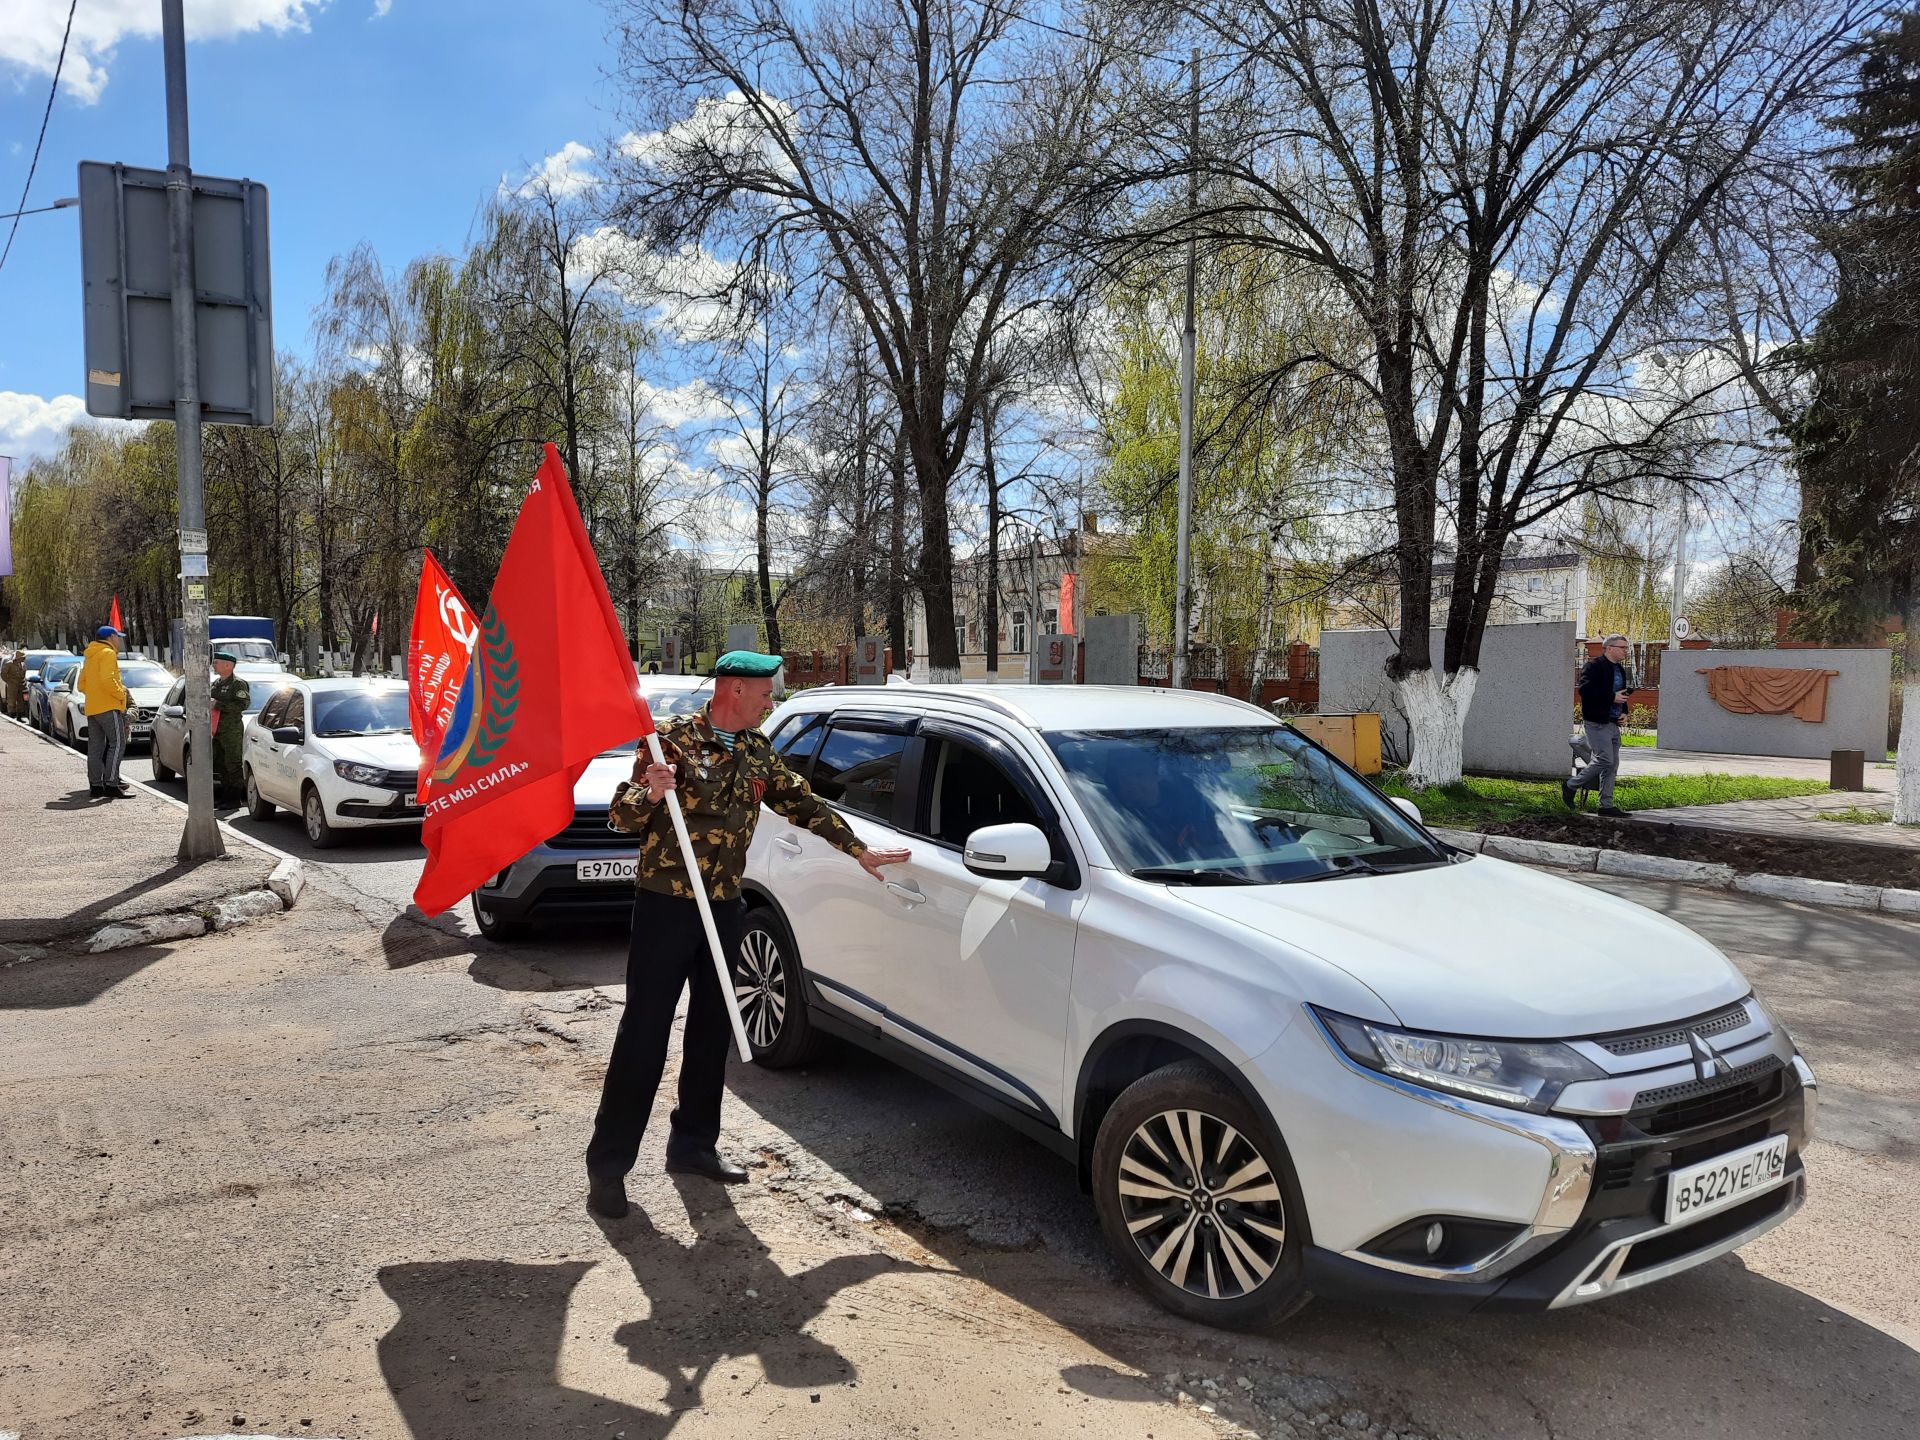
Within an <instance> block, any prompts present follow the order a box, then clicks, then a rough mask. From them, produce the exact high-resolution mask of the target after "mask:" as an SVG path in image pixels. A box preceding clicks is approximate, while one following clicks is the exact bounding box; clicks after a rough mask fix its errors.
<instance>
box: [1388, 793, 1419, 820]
mask: <svg viewBox="0 0 1920 1440" xmlns="http://www.w3.org/2000/svg"><path fill="white" fill-rule="evenodd" d="M1392 798H1393V805H1394V808H1395V809H1396V810H1398V811H1399V812H1400V813H1401V814H1402V815H1404V816H1406V817H1407V818H1408V819H1409V820H1411V821H1413V823H1414V824H1416V825H1424V824H1426V823H1427V821H1426V817H1425V816H1423V815H1422V814H1421V813H1420V807H1419V806H1418V805H1416V804H1414V803H1413V801H1411V800H1409V799H1407V797H1406V796H1404V795H1395V796H1393V797H1392Z"/></svg>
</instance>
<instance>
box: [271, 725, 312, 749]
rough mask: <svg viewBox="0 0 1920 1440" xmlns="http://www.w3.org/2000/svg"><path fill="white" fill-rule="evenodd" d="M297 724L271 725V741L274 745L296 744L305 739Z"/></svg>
mask: <svg viewBox="0 0 1920 1440" xmlns="http://www.w3.org/2000/svg"><path fill="white" fill-rule="evenodd" d="M306 738H307V737H306V735H305V734H304V733H303V732H302V731H301V729H300V727H299V726H298V725H276V726H274V727H273V743H274V744H276V745H298V744H299V743H300V742H301V741H302V740H304V739H306Z"/></svg>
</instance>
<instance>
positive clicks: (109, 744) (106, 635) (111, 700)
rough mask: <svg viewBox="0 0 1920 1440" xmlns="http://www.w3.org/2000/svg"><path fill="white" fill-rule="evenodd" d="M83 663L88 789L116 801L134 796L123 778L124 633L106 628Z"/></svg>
mask: <svg viewBox="0 0 1920 1440" xmlns="http://www.w3.org/2000/svg"><path fill="white" fill-rule="evenodd" d="M93 636H94V638H93V643H92V644H91V645H89V646H87V649H86V653H85V656H84V657H83V658H82V659H81V661H80V690H81V692H82V693H83V694H84V695H85V696H86V699H87V789H88V790H89V791H90V792H91V793H92V794H93V795H95V796H105V797H106V798H107V799H109V800H112V799H116V798H119V797H123V796H127V795H131V794H133V787H132V786H130V785H127V784H126V783H125V782H123V781H122V780H121V779H120V761H121V759H122V758H123V757H124V756H125V755H126V753H127V701H128V699H129V696H128V695H127V687H126V685H125V684H123V683H122V682H121V679H120V642H121V641H122V640H124V639H125V638H126V632H125V631H124V630H116V629H114V628H113V626H111V625H102V626H101V627H100V628H99V629H98V630H96V631H94V632H93Z"/></svg>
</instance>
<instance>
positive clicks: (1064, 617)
mask: <svg viewBox="0 0 1920 1440" xmlns="http://www.w3.org/2000/svg"><path fill="white" fill-rule="evenodd" d="M1079 588H1080V577H1079V576H1078V575H1076V574H1074V573H1073V572H1072V571H1071V570H1069V571H1068V572H1067V573H1066V574H1064V575H1062V576H1061V577H1060V633H1061V634H1062V635H1071V634H1073V593H1074V591H1075V590H1077V589H1079Z"/></svg>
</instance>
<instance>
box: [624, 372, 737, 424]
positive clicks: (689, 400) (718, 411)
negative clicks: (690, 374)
mask: <svg viewBox="0 0 1920 1440" xmlns="http://www.w3.org/2000/svg"><path fill="white" fill-rule="evenodd" d="M640 393H641V395H642V397H643V398H644V400H645V404H646V408H647V413H648V414H649V415H651V416H652V417H653V418H654V419H655V420H658V421H659V422H660V423H661V424H662V425H665V426H666V427H667V428H668V429H669V430H678V429H680V428H681V427H683V426H686V425H701V424H712V423H713V422H714V421H716V420H724V419H726V418H727V416H728V415H729V414H731V413H732V412H730V411H729V410H728V409H727V404H726V402H725V401H724V400H722V399H721V398H720V396H719V394H718V392H716V391H715V390H714V388H713V386H711V385H709V384H708V383H707V382H706V381H705V380H703V379H701V378H699V377H698V376H696V377H694V378H693V379H692V380H689V381H687V383H686V384H684V385H675V386H672V387H670V388H667V389H661V388H659V387H657V386H654V385H651V384H649V383H648V382H646V381H645V380H642V381H641V382H640Z"/></svg>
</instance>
